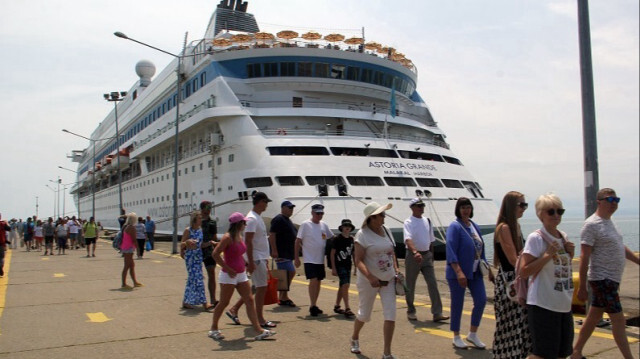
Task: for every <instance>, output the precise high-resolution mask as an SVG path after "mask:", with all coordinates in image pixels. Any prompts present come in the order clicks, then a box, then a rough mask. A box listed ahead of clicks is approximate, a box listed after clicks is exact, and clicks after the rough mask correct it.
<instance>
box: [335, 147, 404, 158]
mask: <svg viewBox="0 0 640 359" xmlns="http://www.w3.org/2000/svg"><path fill="white" fill-rule="evenodd" d="M331 153H333V155H334V156H369V157H388V158H398V154H397V153H396V151H394V150H388V149H384V148H362V147H331Z"/></svg>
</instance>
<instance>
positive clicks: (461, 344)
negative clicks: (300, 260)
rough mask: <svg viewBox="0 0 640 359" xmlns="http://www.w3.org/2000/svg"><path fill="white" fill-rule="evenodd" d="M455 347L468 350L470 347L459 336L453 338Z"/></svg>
mask: <svg viewBox="0 0 640 359" xmlns="http://www.w3.org/2000/svg"><path fill="white" fill-rule="evenodd" d="M453 346H454V347H456V348H458V349H467V347H468V346H467V344H466V343H465V342H463V341H462V338H460V336H459V335H454V336H453Z"/></svg>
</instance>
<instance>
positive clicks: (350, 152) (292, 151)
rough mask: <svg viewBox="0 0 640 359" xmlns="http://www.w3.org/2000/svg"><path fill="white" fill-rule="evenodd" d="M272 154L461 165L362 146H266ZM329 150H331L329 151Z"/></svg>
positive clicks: (450, 159)
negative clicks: (404, 159) (374, 158)
mask: <svg viewBox="0 0 640 359" xmlns="http://www.w3.org/2000/svg"><path fill="white" fill-rule="evenodd" d="M267 149H268V150H269V154H270V155H272V156H329V155H331V154H332V155H334V156H364V157H387V158H399V157H400V158H406V159H413V160H425V161H436V162H446V163H451V164H454V165H458V166H462V162H460V160H459V159H457V158H455V157H451V156H445V155H439V154H436V153H429V152H418V151H405V150H398V151H397V152H396V150H390V149H384V148H362V147H329V149H327V148H326V147H311V146H272V147H267ZM329 151H331V152H329Z"/></svg>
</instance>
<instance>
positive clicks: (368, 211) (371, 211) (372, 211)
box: [362, 202, 393, 227]
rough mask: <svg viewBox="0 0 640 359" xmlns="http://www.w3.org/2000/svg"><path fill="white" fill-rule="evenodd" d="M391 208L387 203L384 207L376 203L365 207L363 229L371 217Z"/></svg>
mask: <svg viewBox="0 0 640 359" xmlns="http://www.w3.org/2000/svg"><path fill="white" fill-rule="evenodd" d="M391 207H393V205H392V204H391V203H387V204H385V205H380V204H378V203H377V202H371V203H369V204H368V205H367V206H366V207H364V211H363V212H364V221H363V222H362V226H363V227H364V226H365V225H366V224H367V219H368V218H369V217H371V216H375V215H376V214H380V213H382V212H384V211H386V210H388V209H390V208H391Z"/></svg>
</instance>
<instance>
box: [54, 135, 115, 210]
mask: <svg viewBox="0 0 640 359" xmlns="http://www.w3.org/2000/svg"><path fill="white" fill-rule="evenodd" d="M62 132H66V133H68V134H70V135H73V136H76V137H80V138H84V139H85V140H89V142H91V147H92V148H93V150H92V152H93V153H92V157H93V161H92V162H93V170H92V171H91V217H93V218H94V219H95V218H96V142H98V141H107V140H112V139H114V138H116V137H117V136H115V137H106V138H98V139H93V138H89V137H87V136H83V135H79V134H77V133H75V132H71V131H69V130H65V129H62ZM118 171H120V166H119V165H118ZM118 181H119V182H120V177H118ZM118 195H119V196H120V198H122V186H118ZM79 201H80V196H78V203H80V202H79ZM120 205H122V203H120ZM78 208H80V206H79V205H78ZM78 216H80V210H78Z"/></svg>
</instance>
